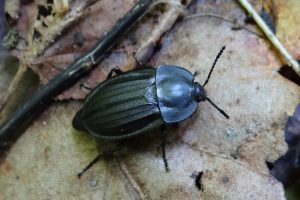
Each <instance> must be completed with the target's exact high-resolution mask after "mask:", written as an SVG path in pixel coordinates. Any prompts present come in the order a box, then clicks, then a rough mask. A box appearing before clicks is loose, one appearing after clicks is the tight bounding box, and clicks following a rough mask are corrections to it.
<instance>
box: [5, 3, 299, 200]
mask: <svg viewBox="0 0 300 200" xmlns="http://www.w3.org/2000/svg"><path fill="white" fill-rule="evenodd" d="M206 8H209V9H207V12H210V14H212V15H215V16H222V17H224V18H226V19H232V23H231V22H228V21H226V20H222V19H220V18H216V17H210V16H201V17H200V16H198V17H197V16H194V17H192V18H188V17H187V16H188V15H189V14H195V13H196V14H197V13H199V12H201V11H202V10H206ZM189 9H190V10H189V12H187V13H186V16H185V17H183V18H182V19H181V20H179V21H177V23H176V24H174V26H173V27H172V28H171V29H170V30H169V31H168V32H167V33H166V34H165V35H164V37H163V38H162V39H161V44H160V48H159V49H157V50H156V52H155V54H154V55H153V56H152V57H151V60H150V63H152V64H153V65H155V66H157V65H160V64H172V65H179V66H183V67H185V68H187V69H188V70H190V71H191V72H196V71H198V72H199V75H198V76H197V77H196V78H195V80H196V81H198V82H199V83H201V84H202V83H203V82H204V80H205V79H206V77H207V74H208V72H209V70H210V68H211V65H212V63H213V61H214V59H215V56H216V55H217V53H218V52H219V50H220V49H221V47H222V46H224V45H226V50H225V52H224V54H223V55H222V56H221V58H220V59H219V61H218V63H217V65H216V68H215V70H214V72H213V74H212V76H211V79H210V81H209V83H208V85H207V86H205V88H206V89H207V93H208V96H209V97H210V98H211V99H212V100H213V101H214V102H215V103H216V104H217V105H218V106H220V107H221V108H222V109H223V110H225V111H226V112H227V113H228V114H229V116H230V120H227V119H225V118H224V117H223V116H222V115H220V114H219V112H218V111H217V110H216V109H214V107H212V106H211V105H210V104H209V103H208V102H202V103H200V105H199V108H198V111H197V112H196V113H195V114H194V115H193V116H192V117H191V118H190V119H188V120H186V121H184V122H182V123H180V124H179V125H178V126H170V127H168V129H167V146H166V152H167V159H168V161H169V165H170V168H171V171H170V172H169V173H166V172H165V169H164V164H163V160H162V158H161V148H160V131H159V130H158V131H156V132H155V133H152V134H149V135H142V136H139V137H136V138H132V140H129V141H128V143H127V145H126V146H125V148H124V149H123V150H122V151H121V152H119V153H118V154H117V155H116V156H112V157H111V158H107V159H104V160H101V161H99V162H98V163H97V164H96V165H94V166H93V167H92V168H91V169H90V170H88V171H87V172H86V173H85V174H84V175H83V176H82V178H81V179H78V178H77V177H76V174H77V173H78V172H80V171H81V170H82V169H83V168H84V167H85V166H86V165H87V164H88V163H89V162H90V161H91V160H92V159H93V158H94V157H95V156H96V155H97V151H99V152H101V151H103V150H104V149H105V148H104V144H105V142H104V141H98V142H97V144H96V142H95V140H93V139H92V138H90V137H89V136H88V135H87V134H85V133H78V132H76V131H74V129H73V128H72V126H71V121H72V118H73V116H74V114H75V112H76V110H78V109H79V107H80V106H81V103H78V102H74V101H69V102H63V103H59V102H58V103H55V104H54V105H52V106H51V107H50V108H49V109H48V110H46V111H45V112H44V113H43V114H42V115H41V116H40V117H39V119H37V120H36V121H35V122H34V123H33V125H32V126H31V127H29V128H28V129H27V130H26V132H25V133H24V134H23V135H22V136H21V137H20V138H19V140H18V141H17V142H16V143H15V145H14V146H13V147H12V149H11V150H10V152H9V154H8V156H7V158H6V160H5V162H4V163H3V164H2V165H1V166H0V170H1V172H2V173H1V174H0V185H1V187H0V193H1V195H2V198H4V199H24V197H25V198H26V199H36V198H38V199H45V198H49V199H70V198H71V199H72V198H76V199H285V196H284V190H283V187H282V185H281V183H279V182H278V181H276V179H275V178H273V177H272V176H271V175H270V172H269V170H268V168H267V165H266V161H268V162H272V161H274V160H276V159H277V158H278V157H280V156H281V155H283V154H284V153H285V151H286V149H287V146H286V144H285V142H284V133H283V129H284V124H285V120H286V118H287V116H288V115H291V113H292V112H293V110H294V108H295V106H296V105H297V104H298V101H299V97H300V90H299V86H298V85H296V84H295V83H293V82H290V81H289V80H287V79H285V78H284V77H282V76H281V75H280V74H279V73H278V72H277V70H278V69H279V68H280V66H281V65H282V64H283V63H282V61H281V59H280V58H279V57H278V55H277V54H276V52H275V51H273V49H272V48H271V46H270V44H269V43H268V42H267V41H266V40H265V39H264V38H261V37H259V36H257V35H256V34H253V33H252V32H249V30H246V29H245V28H241V29H239V30H236V29H234V28H233V26H234V23H233V22H234V19H236V20H238V23H240V24H243V20H244V19H245V18H246V16H245V14H244V11H243V10H241V8H240V7H239V6H238V5H237V4H236V3H234V2H231V1H230V2H229V1H226V2H225V1H224V2H215V1H214V2H212V1H197V2H195V3H194V4H192V5H191V6H190V8H189ZM92 22H93V23H95V22H94V21H91V23H92ZM138 26H142V24H139V25H138ZM245 26H246V27H247V28H249V29H251V30H253V31H258V30H257V29H256V28H255V27H254V26H253V25H245ZM150 27H151V26H150ZM142 30H146V31H145V32H146V34H145V36H147V35H149V34H147V33H149V31H150V30H149V29H147V27H145V29H142ZM135 31H137V33H140V32H139V31H141V29H140V28H138V27H137V28H136V29H132V30H131V31H130V32H129V33H127V37H128V36H131V35H135V34H136V33H135ZM141 32H142V31H141ZM258 33H259V32H258ZM83 38H86V36H84V35H83ZM124 41H128V38H126V37H125V38H124V39H123V40H122V41H121V42H120V44H122V43H123V42H124ZM139 42H140V41H139ZM139 42H138V43H139ZM58 43H59V41H58ZM84 44H85V42H84ZM54 46H55V44H53V47H52V48H54ZM129 46H131V45H129ZM133 47H135V45H133ZM133 47H132V48H133ZM64 48H67V45H66V46H65V47H64ZM80 48H84V46H83V47H80ZM128 48H129V47H128ZM50 49H51V48H50ZM133 49H134V48H133ZM49 51H50V50H49ZM52 51H53V49H52ZM53 52H55V51H53ZM45 55H47V54H46V52H45ZM49 55H51V54H49ZM74 55H75V54H73V55H71V57H72V56H74ZM57 56H58V55H57ZM50 57H51V56H50ZM50 57H49V58H50ZM45 58H46V57H45ZM56 58H59V57H56ZM127 58H128V57H127V55H126V54H123V53H119V54H118V53H112V54H110V56H109V57H108V58H106V59H105V60H104V61H103V62H102V64H101V66H108V65H110V67H113V66H112V65H113V64H111V63H114V62H116V60H118V59H120V60H121V61H120V60H119V61H120V63H123V62H124V63H125V62H126V60H127ZM62 60H64V59H62ZM70 60H71V59H70ZM45 62H46V60H45ZM49 62H51V59H49ZM53 62H54V61H53ZM103 63H104V64H103ZM56 66H59V65H58V64H57V65H56ZM61 66H63V65H61ZM52 70H54V69H53V68H52ZM56 70H58V71H59V68H57V69H56ZM96 70H99V71H101V72H102V73H101V74H102V75H101V76H100V75H99V78H98V79H97V81H98V80H101V79H103V76H105V75H106V74H107V72H108V71H109V67H107V68H100V66H99V68H97V69H96ZM91 76H93V75H91ZM94 76H96V75H94ZM95 80H96V79H95ZM95 80H94V79H93V80H91V82H92V84H95V82H96V81H95ZM105 147H106V145H105ZM195 172H196V173H199V172H201V173H202V176H201V178H199V180H197V181H198V182H201V186H202V187H201V190H199V189H198V187H197V185H196V180H195V179H194V178H192V177H193V174H194V173H195Z"/></svg>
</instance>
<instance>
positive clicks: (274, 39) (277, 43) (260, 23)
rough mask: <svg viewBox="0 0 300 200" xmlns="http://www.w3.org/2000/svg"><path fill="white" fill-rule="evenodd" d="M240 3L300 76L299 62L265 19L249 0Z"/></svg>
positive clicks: (242, 0) (239, 0) (241, 0)
mask: <svg viewBox="0 0 300 200" xmlns="http://www.w3.org/2000/svg"><path fill="white" fill-rule="evenodd" d="M238 2H239V3H240V4H241V5H242V6H243V7H244V8H245V10H246V11H247V12H248V13H249V14H250V15H251V17H252V18H253V19H254V21H255V22H256V23H257V25H258V26H259V27H260V28H261V30H262V31H263V32H264V33H265V35H266V36H267V38H268V39H269V40H270V42H271V43H272V44H273V45H274V47H275V48H276V49H277V50H278V51H279V52H280V54H281V55H282V56H283V57H284V58H285V59H286V60H287V62H288V65H289V66H291V67H292V68H293V69H294V71H295V72H296V73H297V74H298V75H299V76H300V66H299V63H298V62H297V60H295V59H294V58H293V57H292V56H291V54H289V52H288V51H287V50H286V49H285V48H284V46H283V45H282V44H281V43H280V41H279V40H278V38H277V37H276V36H275V35H274V34H273V33H272V31H271V30H270V29H269V27H268V26H267V25H266V23H265V22H264V21H263V19H262V18H261V17H260V16H259V15H258V14H257V12H256V11H255V9H254V8H253V7H252V6H251V5H250V4H249V2H248V1H247V0H238Z"/></svg>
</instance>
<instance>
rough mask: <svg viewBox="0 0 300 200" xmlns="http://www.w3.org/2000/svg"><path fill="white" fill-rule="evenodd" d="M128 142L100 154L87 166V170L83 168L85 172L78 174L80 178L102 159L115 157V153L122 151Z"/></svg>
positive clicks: (123, 141)
mask: <svg viewBox="0 0 300 200" xmlns="http://www.w3.org/2000/svg"><path fill="white" fill-rule="evenodd" d="M125 141H126V140H122V141H120V142H119V143H118V144H117V145H116V147H115V148H114V149H111V150H107V151H104V152H102V153H100V154H98V155H97V156H96V157H95V158H94V159H93V160H92V161H91V162H90V163H89V164H88V165H87V166H85V168H83V170H81V172H79V173H78V174H77V177H78V178H81V176H82V175H83V174H84V173H85V172H86V171H87V170H89V169H90V168H91V167H92V166H93V165H94V164H96V163H97V162H98V161H99V160H100V159H102V158H104V157H107V156H111V155H113V154H114V153H115V152H117V151H120V150H121V149H122V148H123V147H124V143H125Z"/></svg>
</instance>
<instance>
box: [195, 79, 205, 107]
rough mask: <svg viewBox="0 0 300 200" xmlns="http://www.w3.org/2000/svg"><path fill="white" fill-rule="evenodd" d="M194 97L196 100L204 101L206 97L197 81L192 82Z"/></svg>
mask: <svg viewBox="0 0 300 200" xmlns="http://www.w3.org/2000/svg"><path fill="white" fill-rule="evenodd" d="M194 95H195V96H194V97H195V100H196V101H197V102H200V101H205V100H206V98H207V94H206V90H205V89H204V87H202V86H201V85H200V84H199V83H197V82H195V83H194Z"/></svg>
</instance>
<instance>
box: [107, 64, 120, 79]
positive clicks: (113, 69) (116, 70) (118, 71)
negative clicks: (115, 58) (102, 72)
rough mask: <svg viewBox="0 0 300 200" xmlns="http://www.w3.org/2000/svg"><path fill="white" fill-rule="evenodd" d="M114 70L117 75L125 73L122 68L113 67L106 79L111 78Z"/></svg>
mask: <svg viewBox="0 0 300 200" xmlns="http://www.w3.org/2000/svg"><path fill="white" fill-rule="evenodd" d="M114 72H115V74H116V75H119V74H122V73H123V72H122V70H121V69H120V68H119V67H115V68H112V69H111V70H110V72H109V73H108V75H107V77H106V79H110V78H111V77H112V75H113V73H114Z"/></svg>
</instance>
